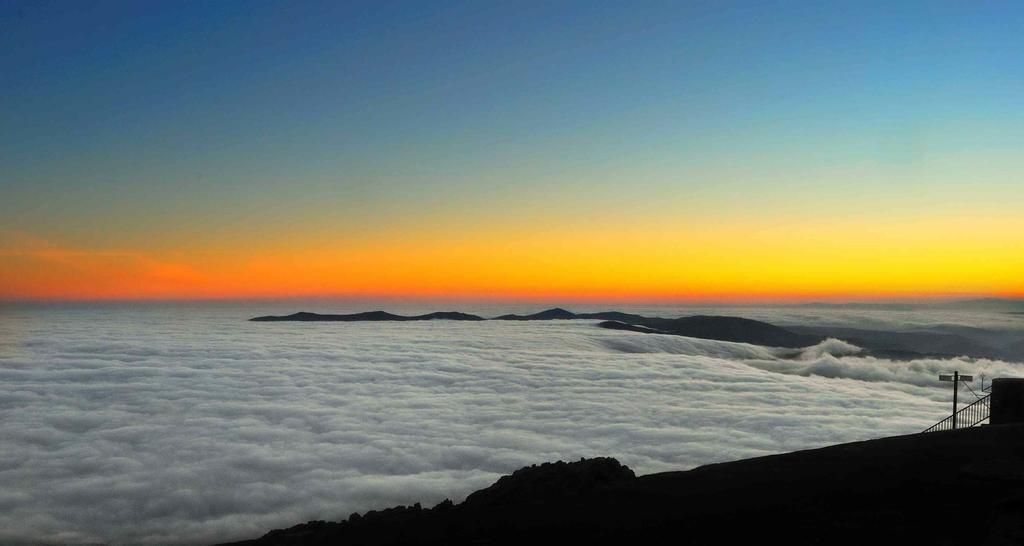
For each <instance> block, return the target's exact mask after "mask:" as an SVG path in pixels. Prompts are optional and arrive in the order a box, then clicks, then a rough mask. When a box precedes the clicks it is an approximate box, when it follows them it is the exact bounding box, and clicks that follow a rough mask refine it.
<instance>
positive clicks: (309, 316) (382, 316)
mask: <svg viewBox="0 0 1024 546" xmlns="http://www.w3.org/2000/svg"><path fill="white" fill-rule="evenodd" d="M249 320H254V321H257V322H285V321H299V322H305V321H308V322H316V321H325V322H382V321H385V322H386V321H391V322H400V321H409V320H484V318H483V317H478V316H476V315H471V314H469V313H459V312H457V311H439V312H434V313H427V314H425V315H413V316H404V315H396V314H393V313H388V312H387V311H367V312H364V313H352V314H350V315H323V314H320V313H309V312H306V311H300V312H298V313H293V314H291V315H284V316H274V315H268V316H265V317H256V318H252V319H249Z"/></svg>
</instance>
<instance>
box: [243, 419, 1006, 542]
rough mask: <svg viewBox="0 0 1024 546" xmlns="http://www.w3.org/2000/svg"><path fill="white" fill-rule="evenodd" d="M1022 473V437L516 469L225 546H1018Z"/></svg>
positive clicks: (996, 433)
mask: <svg viewBox="0 0 1024 546" xmlns="http://www.w3.org/2000/svg"><path fill="white" fill-rule="evenodd" d="M1022 468H1024V425H987V426H983V427H975V428H968V429H961V430H954V431H949V432H938V433H932V434H913V435H909V436H897V437H892V438H883V439H879V440H870V441H866V442H856V443H851V444H843V445H837V446H832V447H826V448H821V449H813V450H807V451H798V452H794V453H786V454H783V455H773V456H768V457H758V458H754V459H746V460H741V461H735V462H728V463H721V464H712V465H708V466H702V467H699V468H696V469H694V470H689V471H684V472H665V473H661V474H651V475H647V476H640V477H634V475H633V472H632V471H631V470H630V469H629V468H627V467H625V466H623V465H621V464H619V463H618V461H616V460H614V459H608V458H597V459H585V460H581V461H578V462H572V463H563V462H558V463H549V464H543V465H540V466H531V467H527V468H523V469H521V470H518V471H516V472H514V473H513V474H512V475H510V476H505V477H503V478H501V479H499V480H498V481H497V482H496V483H495V484H493V485H491V486H490V487H487V488H485V489H482V490H480V491H477V492H476V493H473V494H471V495H469V496H468V497H467V498H466V500H465V502H462V503H460V504H453V503H452V502H451V501H445V502H442V503H440V504H438V505H437V506H435V507H433V508H423V507H421V506H420V505H419V504H416V505H413V506H399V507H396V508H389V509H387V510H382V511H371V512H367V513H366V514H364V515H362V516H360V515H359V514H353V515H352V516H350V517H349V518H348V519H347V520H345V521H341V522H337V523H332V522H325V521H314V522H309V523H305V524H301V525H296V526H294V527H291V528H288V529H279V530H276V531H272V532H270V533H267V534H266V535H264V536H263V537H262V538H259V539H255V540H249V541H243V542H237V543H234V545H235V546H279V545H281V546H283V545H289V546H321V545H328V544H331V545H333V544H360V545H365V546H375V545H395V544H418V545H434V544H437V545H441V544H444V545H449V544H452V545H463V544H488V545H495V544H498V545H513V544H515V545H521V544H588V545H590V544H616V545H619V544H699V545H719V544H776V543H778V544H790V545H805V544H806V545H810V544H829V545H858V546H862V545H864V544H901V545H908V546H910V545H916V544H951V545H970V546H974V545H986V544H990V545H995V544H1007V545H1008V544H1021V543H1024V487H1022V484H1024V473H1022V472H1021V469H1022ZM950 518H953V519H950Z"/></svg>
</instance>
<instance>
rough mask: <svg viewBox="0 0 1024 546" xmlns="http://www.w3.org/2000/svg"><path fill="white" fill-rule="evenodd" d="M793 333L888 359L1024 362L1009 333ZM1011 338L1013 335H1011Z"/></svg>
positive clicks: (815, 329)
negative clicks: (846, 344)
mask: <svg viewBox="0 0 1024 546" xmlns="http://www.w3.org/2000/svg"><path fill="white" fill-rule="evenodd" d="M789 328H790V329H791V330H793V331H794V332H798V333H802V334H809V335H816V336H824V337H835V338H839V339H843V340H846V341H848V342H850V343H852V344H854V345H856V346H858V347H862V348H864V349H867V350H868V351H869V352H870V353H871V354H872V355H874V356H880V357H886V358H921V357H935V358H950V357H957V356H969V357H971V358H993V359H1006V360H1022V359H1024V340H1019V341H1017V342H1016V343H1010V342H1009V341H1010V340H1011V339H1012V338H1009V339H1007V334H1002V333H992V332H990V331H987V330H982V329H979V328H971V327H964V326H956V327H946V328H943V327H934V328H932V329H930V330H928V331H912V332H891V331H885V330H868V329H863V328H846V327H834V326H791V327H789ZM1010 335H1012V334H1010Z"/></svg>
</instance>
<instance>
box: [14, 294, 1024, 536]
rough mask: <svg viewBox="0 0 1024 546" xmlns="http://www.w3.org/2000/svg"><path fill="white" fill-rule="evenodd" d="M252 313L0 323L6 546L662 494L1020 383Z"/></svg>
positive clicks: (81, 311) (589, 326)
mask: <svg viewBox="0 0 1024 546" xmlns="http://www.w3.org/2000/svg"><path fill="white" fill-rule="evenodd" d="M256 314H261V313H260V310H259V309H249V310H242V311H239V310H237V309H235V310H231V309H218V308H199V309H195V308H160V309H155V310H153V309H151V310H147V311H140V310H126V309H120V310H118V309H107V310H102V311H101V310H95V309H88V308H74V309H45V310H39V309H34V310H7V311H4V312H3V314H0V385H2V386H3V388H2V390H0V438H2V444H0V484H3V487H2V488H0V542H6V543H16V542H19V541H24V542H39V541H46V542H56V543H61V542H66V543H86V542H110V543H150V544H172V543H189V544H191V543H205V542H213V541H219V540H229V539H237V538H244V537H250V536H256V535H258V534H261V533H262V532H264V531H266V530H268V529H270V528H273V527H278V526H283V525H290V524H293V523H297V522H301V521H305V520H308V519H337V518H340V517H343V516H346V515H347V514H348V513H350V512H353V511H365V510H367V509H372V508H381V507H385V506H389V505H394V504H399V503H406V504H408V503H412V502H416V501H422V502H424V503H426V504H430V503H434V502H437V501H440V500H442V499H443V498H445V497H451V498H453V499H455V500H458V499H460V498H462V497H463V496H464V495H465V494H467V493H469V492H471V491H473V490H475V489H477V488H480V487H482V486H485V485H487V484H489V483H490V482H491V481H493V480H494V479H495V478H496V477H497V476H499V475H501V474H503V473H507V472H509V471H511V470H514V469H516V468H518V467H520V466H523V465H527V464H532V463H537V462H542V461H550V460H556V459H573V458H579V457H581V456H588V457H589V456H595V455H609V456H614V457H617V458H619V459H620V460H621V461H622V462H623V463H625V464H627V465H629V466H630V467H632V468H633V469H635V470H636V471H637V472H638V473H641V474H643V473H650V472H658V471H664V470H674V469H680V468H690V467H693V466H696V465H700V464H705V463H710V462H718V461H725V460H731V459H737V458H742V457H750V456H756V455H763V454H769V453H778V452H783V451H789V450H793V449H801V448H808V447H816V446H823V445H827V444H833V443H836V442H844V441H851V440H860V439H868V438H874V437H879V436H885V435H892V434H902V433H910V432H916V431H919V430H921V429H923V428H925V427H926V426H928V425H930V424H932V423H933V422H935V421H937V420H938V419H940V418H942V417H943V416H944V414H945V412H946V411H947V410H948V404H949V394H948V392H947V391H946V390H945V389H943V388H942V386H941V385H940V384H938V383H937V381H936V380H935V378H936V375H937V374H938V373H940V372H941V373H945V372H949V371H952V370H953V369H959V370H961V371H963V372H967V373H976V374H977V373H981V372H985V373H987V374H988V376H989V377H999V376H1019V375H1024V374H1022V373H1021V372H1022V371H1024V370H1022V369H1021V368H1020V367H1019V366H1020V365H1017V364H1012V363H1005V362H997V361H984V360H979V361H968V360H964V359H956V360H918V361H912V362H892V361H888V360H882V359H876V358H871V357H866V356H860V355H859V354H858V353H859V351H858V350H857V348H856V347H853V346H850V345H849V344H847V343H845V342H842V341H839V340H829V341H826V342H824V343H822V344H820V345H819V346H816V347H811V348H807V349H804V350H800V351H794V350H784V349H773V348H766V347H756V346H751V345H744V344H735V343H725V342H716V341H707V340H696V339H689V338H682V337H675V336H660V335H650V334H638V333H632V332H619V331H611V330H604V329H600V328H596V327H595V326H594V324H593V323H592V322H584V321H554V322H526V323H523V322H483V323H459V322H418V323H344V324H339V323H250V322H245V321H244V320H243V319H245V318H247V317H248V316H252V315H256ZM760 318H766V317H760ZM965 397H967V398H968V399H970V395H969V394H966V395H965Z"/></svg>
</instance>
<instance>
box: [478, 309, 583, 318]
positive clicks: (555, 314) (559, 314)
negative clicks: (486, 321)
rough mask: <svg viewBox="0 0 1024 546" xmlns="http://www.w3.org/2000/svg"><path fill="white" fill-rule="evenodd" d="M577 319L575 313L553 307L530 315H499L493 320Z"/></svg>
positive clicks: (577, 316)
mask: <svg viewBox="0 0 1024 546" xmlns="http://www.w3.org/2000/svg"><path fill="white" fill-rule="evenodd" d="M577 318H580V317H579V315H577V314H576V313H573V312H571V311H566V310H565V309H562V308H560V307H555V308H554V309H548V310H546V311H541V312H540V313H534V314H532V315H501V316H500V317H496V318H495V319H494V320H572V319H577Z"/></svg>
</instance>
